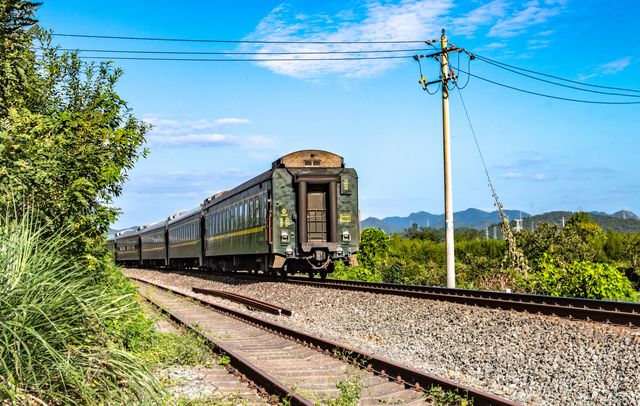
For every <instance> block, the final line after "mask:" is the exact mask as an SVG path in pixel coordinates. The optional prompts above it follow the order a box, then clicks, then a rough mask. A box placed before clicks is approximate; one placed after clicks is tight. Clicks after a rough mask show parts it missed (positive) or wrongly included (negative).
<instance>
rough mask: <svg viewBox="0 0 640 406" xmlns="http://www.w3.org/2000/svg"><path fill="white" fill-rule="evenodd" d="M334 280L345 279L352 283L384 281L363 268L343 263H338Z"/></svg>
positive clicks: (333, 275) (334, 272) (374, 273)
mask: <svg viewBox="0 0 640 406" xmlns="http://www.w3.org/2000/svg"><path fill="white" fill-rule="evenodd" d="M331 276H332V277H333V278H336V279H345V280H350V281H365V282H381V281H382V280H381V279H380V277H379V276H378V274H377V273H376V272H375V271H373V270H371V269H369V268H365V267H363V266H347V265H344V264H343V263H342V262H337V263H336V266H335V269H334V271H333V274H331Z"/></svg>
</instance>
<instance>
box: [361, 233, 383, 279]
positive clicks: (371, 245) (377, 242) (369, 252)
mask: <svg viewBox="0 0 640 406" xmlns="http://www.w3.org/2000/svg"><path fill="white" fill-rule="evenodd" d="M388 255H389V236H388V235H387V233H385V232H384V231H382V230H380V229H379V228H375V227H369V228H365V229H364V230H362V235H361V236H360V250H359V251H358V262H359V263H360V265H361V266H363V267H365V268H367V269H369V270H371V271H374V272H375V271H377V270H379V269H380V267H381V265H382V263H383V262H384V260H385V259H386V258H387V256H388Z"/></svg>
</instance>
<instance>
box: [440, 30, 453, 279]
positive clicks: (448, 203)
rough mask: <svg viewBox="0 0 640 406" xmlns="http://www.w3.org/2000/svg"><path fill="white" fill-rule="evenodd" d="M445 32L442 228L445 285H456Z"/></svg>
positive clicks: (444, 41)
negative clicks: (445, 252)
mask: <svg viewBox="0 0 640 406" xmlns="http://www.w3.org/2000/svg"><path fill="white" fill-rule="evenodd" d="M448 45H449V44H448V41H447V34H446V32H445V31H444V28H443V29H442V36H441V37H440V51H441V52H442V55H441V56H440V76H441V78H442V144H443V146H444V219H445V220H444V223H445V224H444V230H445V239H444V241H445V248H446V250H447V287H448V288H455V287H456V269H455V252H454V235H453V192H452V190H451V134H450V133H449V53H448V52H447V49H448Z"/></svg>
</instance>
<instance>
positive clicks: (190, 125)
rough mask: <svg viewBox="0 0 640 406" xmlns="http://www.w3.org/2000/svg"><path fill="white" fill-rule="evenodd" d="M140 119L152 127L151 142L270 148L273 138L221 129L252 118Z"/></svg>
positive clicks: (159, 144)
mask: <svg viewBox="0 0 640 406" xmlns="http://www.w3.org/2000/svg"><path fill="white" fill-rule="evenodd" d="M143 121H144V122H146V123H149V124H151V126H152V129H151V131H150V132H149V134H148V135H147V141H148V142H149V143H150V144H151V145H152V146H154V145H155V146H167V147H171V146H181V145H201V146H216V145H217V146H224V145H235V146H240V147H246V148H271V147H273V146H274V145H275V140H274V139H273V138H270V137H265V136H262V135H235V134H228V133H223V132H221V131H220V130H223V129H224V128H225V127H228V126H234V125H247V124H250V123H251V121H249V120H247V119H244V118H220V119H215V120H207V119H203V120H174V119H166V118H163V117H158V116H147V117H145V118H143Z"/></svg>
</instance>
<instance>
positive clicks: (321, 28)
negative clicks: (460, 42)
mask: <svg viewBox="0 0 640 406" xmlns="http://www.w3.org/2000/svg"><path fill="white" fill-rule="evenodd" d="M565 5H566V0H531V1H528V2H525V3H518V2H512V1H509V0H489V1H486V2H484V3H483V4H482V3H481V4H480V5H479V6H478V7H475V8H473V9H471V10H470V11H468V12H467V13H466V14H464V15H462V16H460V17H458V16H454V15H453V11H454V7H455V6H456V5H455V4H454V0H388V1H384V2H382V1H376V0H367V1H365V2H364V4H363V5H362V6H356V7H351V8H350V9H346V10H342V11H338V12H335V13H332V14H328V13H315V14H314V13H304V14H303V13H300V12H299V10H295V9H294V8H293V7H292V6H291V5H290V4H287V3H285V4H281V5H279V6H277V7H275V8H274V9H272V10H271V12H269V13H268V14H267V15H266V16H265V17H264V18H263V19H262V20H261V21H260V22H259V24H258V25H257V26H256V28H255V30H254V32H253V33H251V34H250V35H248V36H247V37H246V39H248V40H260V41H285V42H300V41H320V42H326V41H336V42H340V41H342V42H344V41H402V40H421V39H424V40H428V39H438V38H439V37H440V28H441V27H450V31H451V33H452V34H453V35H456V36H460V35H464V36H468V37H471V36H473V35H475V34H476V33H477V32H478V31H479V30H481V29H483V30H484V31H485V32H486V31H488V34H487V35H488V36H489V37H495V38H499V39H503V38H510V37H514V36H517V35H521V34H524V33H526V32H528V31H530V29H531V27H538V30H539V29H544V28H546V27H545V23H546V22H548V21H549V20H550V19H551V18H552V17H554V16H557V15H559V14H560V13H561V12H563V11H564V10H565ZM530 34H531V36H534V35H537V36H540V37H546V36H549V35H550V34H552V31H551V30H546V31H541V32H538V33H537V34H536V33H530ZM549 43H550V41H549V40H546V39H538V40H531V41H530V42H529V44H528V45H529V50H534V49H539V48H544V47H546V46H548V45H549ZM507 45H508V44H507V43H506V42H505V41H495V42H492V43H491V44H490V45H488V46H484V47H482V48H481V49H495V48H502V47H506V46H507ZM407 48H411V49H413V48H421V49H422V48H424V49H425V50H426V47H425V45H424V44H417V43H414V44H406V43H405V44H388V43H387V44H326V43H321V44H309V43H306V44H300V43H298V44H295V43H293V44H292V43H288V44H273V43H272V44H246V45H243V46H241V47H240V49H241V50H243V51H252V52H258V53H265V55H259V57H260V58H261V59H282V58H287V59H296V60H297V61H277V60H273V61H261V62H257V64H258V65H259V66H262V67H265V68H267V69H269V70H271V71H273V72H275V73H277V74H282V75H287V76H292V77H296V78H303V79H315V78H318V77H320V76H324V75H342V76H346V77H352V78H354V77H355V78H361V77H370V76H376V75H379V74H381V73H383V72H385V71H387V70H389V69H392V68H394V67H396V66H398V65H399V64H400V63H402V62H405V61H406V59H375V60H334V61H326V60H323V61H319V60H312V59H314V58H315V59H317V58H322V59H326V58H334V59H338V58H345V57H348V58H353V57H356V56H359V57H379V56H382V55H384V56H389V55H395V56H399V55H407V53H406V52H402V53H395V54H387V53H385V54H380V53H361V54H357V55H354V54H315V55H314V54H307V55H299V54H298V55H269V54H266V53H269V52H296V53H300V52H311V53H313V52H328V51H353V50H362V51H379V50H389V49H392V50H400V49H407ZM416 53H417V52H416ZM304 59H308V60H306V61H304Z"/></svg>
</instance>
